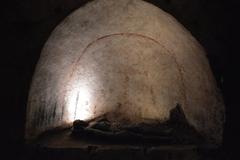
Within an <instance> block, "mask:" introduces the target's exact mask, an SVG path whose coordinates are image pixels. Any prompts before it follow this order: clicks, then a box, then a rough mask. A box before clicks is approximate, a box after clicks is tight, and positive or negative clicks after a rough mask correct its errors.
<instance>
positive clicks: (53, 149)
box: [25, 129, 224, 160]
mask: <svg viewBox="0 0 240 160" xmlns="http://www.w3.org/2000/svg"><path fill="white" fill-rule="evenodd" d="M70 135H71V129H66V130H63V131H58V132H54V133H47V134H44V135H43V136H41V138H40V139H39V140H38V141H37V142H34V143H31V144H27V147H26V148H27V149H26V153H27V154H25V159H51V160H52V159H58V160H65V159H67V160H71V159H81V160H85V159H86V160H90V159H91V160H92V159H96V160H102V159H104V160H105V159H116V160H118V159H119V160H120V159H138V160H141V159H163V160H176V159H179V160H180V159H181V160H200V159H204V160H205V159H208V160H220V159H224V158H223V156H222V154H221V152H220V151H219V148H218V147H216V146H212V145H204V146H203V145H202V146H197V145H161V144H158V145H156V144H155V145H151V144H141V143H138V144H136V143H135V144H128V143H121V144H120V143H111V142H105V141H102V140H86V139H84V138H82V139H81V138H78V139H75V138H73V137H71V136H70Z"/></svg>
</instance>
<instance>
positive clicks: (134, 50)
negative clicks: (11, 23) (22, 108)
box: [26, 0, 224, 143]
mask: <svg viewBox="0 0 240 160" xmlns="http://www.w3.org/2000/svg"><path fill="white" fill-rule="evenodd" d="M176 103H180V104H181V105H182V107H183V110H184V112H185V114H186V117H187V119H188V121H189V122H190V123H191V124H192V125H193V126H194V127H195V128H196V129H197V130H198V131H199V132H201V133H202V134H203V135H205V136H206V137H207V138H208V140H209V141H210V142H214V143H220V142H221V137H222V132H223V127H222V126H223V122H224V105H223V102H222V99H221V96H220V94H219V92H218V89H217V87H216V84H215V80H214V77H213V75H212V72H211V70H210V66H209V64H208V61H207V58H206V54H205V52H204V50H203V48H202V47H201V46H200V44H199V43H198V42H197V41H196V40H195V39H194V38H193V37H192V35H191V34H190V33H189V32H188V31H187V30H186V29H184V27H183V26H182V25H181V24H179V23H178V22H177V21H176V20H175V19H174V18H173V17H172V16H170V15H169V14H167V13H165V12H164V11H162V10H161V9H159V8H157V7H155V6H153V5H151V4H148V3H146V2H143V1H141V0H118V1H114V0H95V1H93V2H91V3H89V4H87V5H86V6H84V7H82V8H80V9H78V10H76V11H75V12H74V13H72V14H71V15H70V16H68V17H67V18H66V19H65V20H64V21H63V22H62V23H61V24H60V25H58V26H57V27H56V29H55V30H54V31H53V33H52V35H51V36H50V38H49V40H48V41H47V42H46V44H45V47H44V48H43V50H42V53H41V57H40V60H39V62H38V65H37V67H36V71H35V74H34V77H33V81H32V85H31V90H30V94H29V100H28V110H27V128H26V138H28V139H31V138H34V137H35V136H37V135H39V134H40V133H41V132H43V131H45V130H47V129H51V128H54V127H58V126H65V125H67V124H70V123H71V122H72V121H73V120H74V119H78V118H79V119H83V120H86V119H90V118H94V117H96V116H98V115H100V114H103V113H106V112H115V113H117V114H116V115H117V116H114V117H112V119H111V120H112V121H114V122H115V121H117V122H119V123H124V121H125V120H128V121H129V123H138V122H142V121H147V120H149V119H155V120H160V121H164V120H166V119H168V116H169V111H170V110H171V109H172V108H174V107H175V106H176ZM123 120H124V121H123Z"/></svg>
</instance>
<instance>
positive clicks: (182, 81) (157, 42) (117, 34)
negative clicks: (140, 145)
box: [69, 32, 187, 105]
mask: <svg viewBox="0 0 240 160" xmlns="http://www.w3.org/2000/svg"><path fill="white" fill-rule="evenodd" d="M113 36H136V37H141V38H144V39H148V40H151V41H153V42H154V43H156V44H158V45H160V46H161V47H162V48H163V49H164V50H166V51H167V53H168V55H169V56H171V57H172V58H173V60H174V62H175V64H176V66H177V69H178V71H179V74H180V80H181V83H182V86H183V87H182V90H183V93H182V95H183V98H184V103H185V104H186V105H187V97H186V88H185V87H186V86H185V82H184V78H183V72H184V69H183V68H184V67H183V66H182V65H181V64H179V63H178V61H177V59H176V57H175V54H173V53H172V52H171V51H170V50H169V49H167V48H166V47H165V46H164V45H163V44H162V43H161V42H159V41H157V40H155V39H154V38H151V37H149V36H146V35H143V34H139V33H127V32H126V33H113V34H108V35H105V36H102V37H99V38H97V39H95V40H93V41H92V42H90V43H89V44H88V45H87V46H86V47H85V48H84V49H83V51H82V53H81V55H80V56H79V57H78V59H77V60H76V61H75V62H74V64H73V68H72V71H71V72H70V75H69V81H70V80H71V78H72V76H73V74H74V72H75V70H76V68H77V66H78V64H79V62H80V60H81V58H82V56H83V55H84V54H85V53H86V51H87V50H88V49H89V48H90V47H91V46H92V45H93V44H95V43H97V42H98V41H100V40H102V39H106V38H109V37H113Z"/></svg>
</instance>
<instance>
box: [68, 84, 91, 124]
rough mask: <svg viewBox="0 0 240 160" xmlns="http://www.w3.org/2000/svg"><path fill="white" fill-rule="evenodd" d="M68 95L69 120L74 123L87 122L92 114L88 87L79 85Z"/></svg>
mask: <svg viewBox="0 0 240 160" xmlns="http://www.w3.org/2000/svg"><path fill="white" fill-rule="evenodd" d="M71 88H72V89H71V90H70V91H69V92H68V94H67V108H68V120H69V121H70V122H73V121H74V120H76V119H80V120H87V119H89V118H90V117H91V116H92V113H91V106H90V101H91V98H92V96H91V94H90V91H89V88H88V86H85V85H83V84H80V83H78V84H77V85H75V86H74V87H73V86H72V87H71Z"/></svg>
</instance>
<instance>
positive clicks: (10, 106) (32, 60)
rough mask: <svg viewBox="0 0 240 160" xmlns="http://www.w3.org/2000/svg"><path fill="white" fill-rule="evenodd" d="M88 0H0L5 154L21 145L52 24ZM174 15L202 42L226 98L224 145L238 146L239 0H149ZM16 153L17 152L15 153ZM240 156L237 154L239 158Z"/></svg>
mask: <svg viewBox="0 0 240 160" xmlns="http://www.w3.org/2000/svg"><path fill="white" fill-rule="evenodd" d="M87 1H89V0H34V1H33V0H12V1H10V0H9V1H7V2H5V3H2V5H1V12H2V13H1V15H2V16H3V18H1V23H2V24H1V27H3V29H1V31H2V32H3V33H2V35H3V36H1V37H2V39H3V43H2V47H3V50H2V52H1V61H0V62H1V63H0V73H1V80H3V82H2V83H1V84H2V87H1V93H2V95H3V96H2V98H1V100H2V103H1V105H2V110H1V112H0V113H1V114H0V115H1V118H2V126H1V133H2V136H1V137H2V139H3V141H2V142H4V143H1V144H2V147H4V148H5V149H6V151H5V150H1V151H4V152H5V153H6V154H7V155H8V158H10V157H15V159H20V155H21V154H22V153H23V150H24V127H25V126H24V125H25V113H26V103H27V97H28V90H29V87H30V82H31V78H32V75H33V72H34V68H35V65H36V63H37V61H38V59H39V56H40V52H41V48H42V47H43V45H44V43H45V41H46V40H47V38H48V37H49V35H50V33H51V31H52V30H53V29H54V27H55V26H56V25H57V24H59V22H61V20H62V19H63V18H64V17H66V15H68V14H69V13H71V12H72V11H73V10H74V9H76V8H79V7H80V6H82V5H84V4H85V3H86V2H87ZM147 1H149V2H151V3H153V4H155V5H157V6H158V7H160V8H162V9H163V10H165V11H167V12H169V13H170V14H172V15H173V16H174V17H176V18H177V19H178V20H179V21H180V22H181V23H182V24H183V25H184V26H185V27H186V28H187V29H188V30H190V31H191V32H192V34H193V35H194V36H195V37H196V38H197V39H198V41H199V42H200V43H201V44H202V45H203V46H204V48H205V49H206V51H207V53H208V58H209V61H210V64H211V67H212V70H213V72H214V75H215V77H216V80H217V82H218V86H219V88H220V89H221V91H222V93H223V97H224V101H225V104H226V124H225V131H224V141H223V151H224V152H225V153H226V155H227V157H229V159H236V158H233V156H234V153H235V152H234V151H236V150H237V148H238V147H237V142H236V140H237V136H238V133H237V130H238V128H239V124H238V122H239V117H240V116H238V107H239V105H238V97H239V96H238V90H237V82H238V80H237V76H238V73H239V72H238V71H239V70H238V60H237V55H238V54H239V49H238V48H239V47H238V46H239V44H238V29H239V25H238V21H239V20H240V17H239V11H238V10H239V7H240V5H239V3H240V2H238V1H237V0H147ZM17 157H19V158H17ZM237 159H238V158H237Z"/></svg>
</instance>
